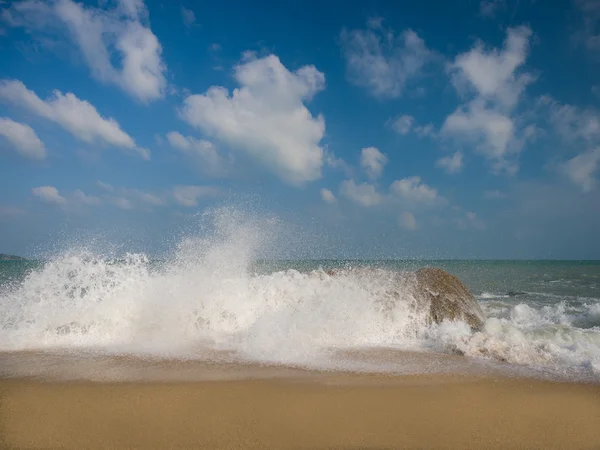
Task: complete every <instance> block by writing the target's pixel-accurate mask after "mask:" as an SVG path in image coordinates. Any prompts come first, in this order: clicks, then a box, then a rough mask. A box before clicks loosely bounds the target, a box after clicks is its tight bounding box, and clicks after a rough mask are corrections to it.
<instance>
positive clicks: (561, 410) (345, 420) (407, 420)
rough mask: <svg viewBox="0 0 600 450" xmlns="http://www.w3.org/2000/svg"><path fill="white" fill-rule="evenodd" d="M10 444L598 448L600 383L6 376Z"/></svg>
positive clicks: (4, 438) (1, 428) (0, 393)
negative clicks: (115, 379) (42, 378)
mask: <svg viewBox="0 0 600 450" xmlns="http://www.w3.org/2000/svg"><path fill="white" fill-rule="evenodd" d="M0 402H1V403H0V436H1V440H0V446H3V447H5V448H68V449H71V448H72V449H84V448H111V449H120V448H144V449H146V448H150V449H151V448H161V449H163V448H178V449H182V448H202V449H206V448H215V449H218V448H227V449H231V448H256V449H265V448H273V449H282V448H311V449H313V448H333V449H342V448H344V449H346V448H349V449H358V448H373V449H381V448H473V449H483V448H527V449H532V448H544V449H547V448H570V449H571V448H587V449H595V448H600V385H598V384H596V385H594V384H587V385H586V384H573V383H557V382H550V381H541V380H531V379H523V378H520V379H518V378H496V377H477V376H471V375H448V374H446V375H443V374H438V375H405V376H378V375H347V374H337V375H336V374H328V375H323V374H319V375H318V376H315V377H310V376H303V377H280V378H270V379H267V378H265V379H233V380H231V379H230V380H215V381H207V380H204V381H194V382H174V381H171V382H111V383H106V382H104V383H102V382H91V381H53V382H50V381H40V380H32V379H23V378H21V379H0Z"/></svg>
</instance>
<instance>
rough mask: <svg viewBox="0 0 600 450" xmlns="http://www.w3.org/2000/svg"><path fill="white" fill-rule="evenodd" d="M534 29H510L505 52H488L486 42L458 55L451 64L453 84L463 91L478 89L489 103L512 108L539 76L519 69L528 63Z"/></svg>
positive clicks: (505, 42)
mask: <svg viewBox="0 0 600 450" xmlns="http://www.w3.org/2000/svg"><path fill="white" fill-rule="evenodd" d="M530 37H531V30H530V29H529V28H528V27H524V26H523V27H517V28H509V29H508V30H507V35H506V40H505V41H504V46H503V48H502V50H500V51H499V50H498V49H495V48H493V49H489V50H487V49H486V48H485V47H484V46H483V44H482V43H477V44H476V45H475V47H474V48H473V49H471V50H470V51H468V52H466V53H462V54H460V55H458V56H457V57H456V59H455V61H454V63H453V64H451V65H450V73H451V76H452V82H453V84H454V86H455V87H456V89H457V90H458V91H459V92H461V91H463V90H465V89H474V90H475V92H476V94H477V95H478V96H479V97H480V98H482V99H485V100H488V101H494V102H496V103H498V104H499V105H502V106H506V107H512V106H514V105H515V104H516V103H517V102H518V100H519V96H520V95H521V93H522V92H523V90H524V89H525V88H526V87H527V85H528V84H530V83H532V82H533V81H535V77H534V76H533V75H531V74H528V73H519V74H517V70H518V69H519V68H520V67H521V66H522V65H523V64H524V63H525V60H526V59H527V53H528V51H529V38H530Z"/></svg>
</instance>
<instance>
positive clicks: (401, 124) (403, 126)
mask: <svg viewBox="0 0 600 450" xmlns="http://www.w3.org/2000/svg"><path fill="white" fill-rule="evenodd" d="M414 122H415V118H414V117H413V116H410V115H408V114H404V115H402V116H398V117H396V118H395V119H393V120H392V121H391V122H390V126H391V127H392V130H394V131H395V132H396V133H398V134H401V135H406V134H408V133H410V130H411V129H412V126H413V124H414Z"/></svg>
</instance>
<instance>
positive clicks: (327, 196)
mask: <svg viewBox="0 0 600 450" xmlns="http://www.w3.org/2000/svg"><path fill="white" fill-rule="evenodd" d="M321 199H323V201H324V202H325V203H330V204H331V203H335V202H336V201H337V199H336V198H335V195H333V192H331V191H330V190H329V189H325V188H323V189H321Z"/></svg>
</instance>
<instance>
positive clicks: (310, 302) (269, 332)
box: [0, 247, 600, 379]
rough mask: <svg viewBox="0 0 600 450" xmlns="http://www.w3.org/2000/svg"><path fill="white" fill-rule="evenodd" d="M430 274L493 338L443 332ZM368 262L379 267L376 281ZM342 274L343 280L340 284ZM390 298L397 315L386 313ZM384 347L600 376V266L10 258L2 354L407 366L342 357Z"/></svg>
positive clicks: (1, 279)
mask: <svg viewBox="0 0 600 450" xmlns="http://www.w3.org/2000/svg"><path fill="white" fill-rule="evenodd" d="M424 266H435V267H440V268H443V269H445V270H447V271H448V272H450V273H452V274H454V275H456V276H458V277H459V278H460V279H461V280H462V281H463V282H464V283H465V284H466V285H467V287H468V288H469V289H470V290H471V292H473V294H474V295H475V296H476V298H477V299H478V301H479V302H480V304H481V306H482V308H483V310H484V312H485V313H486V315H487V317H488V320H487V322H486V324H485V327H484V329H483V330H482V331H480V332H473V331H471V330H470V329H468V327H466V325H465V324H461V323H444V324H442V325H439V326H438V325H435V324H434V325H431V324H429V323H427V322H426V321H425V320H424V319H423V317H421V316H419V314H418V313H417V312H415V309H414V307H413V300H412V299H413V297H412V291H411V288H410V283H409V281H410V272H412V271H414V270H416V269H418V268H420V267H424ZM357 267H374V268H377V269H378V270H376V271H374V272H372V274H371V275H369V277H365V276H358V275H357V273H358V272H357V271H354V270H352V269H355V268H357ZM333 268H337V269H342V271H341V272H339V273H341V275H337V276H336V277H331V276H329V275H328V274H327V270H328V269H333ZM359 272H360V271H359ZM394 274H402V275H401V276H400V278H398V277H396V276H395V275H394ZM390 293H392V294H393V296H392V297H393V302H394V303H393V307H392V309H391V310H389V308H388V310H384V309H382V306H381V305H382V304H383V303H385V302H386V301H388V304H389V299H390V298H391V297H390V295H391V294H390ZM386 299H387V300H386ZM373 348H385V349H398V350H402V351H406V350H409V351H416V352H425V353H459V354H463V355H465V356H466V357H467V358H471V359H472V360H476V361H492V362H495V363H502V364H508V365H510V366H514V367H519V368H523V367H525V368H529V369H531V370H533V371H538V372H540V371H541V372H543V373H546V374H548V373H550V374H552V373H554V374H557V375H559V376H567V377H578V378H581V377H584V378H591V379H600V262H598V261H415V260H410V261H389V260H386V261H338V260H307V261H253V260H252V259H250V258H248V257H247V255H246V254H245V253H243V252H242V254H240V253H238V250H237V247H232V248H229V247H228V248H226V249H223V248H219V249H218V251H214V248H213V247H210V248H208V249H205V250H203V251H201V252H200V254H198V255H197V256H194V257H191V256H190V254H187V253H186V254H184V255H179V256H178V257H175V258H173V260H168V261H151V260H148V259H147V258H146V257H145V256H144V255H127V256H126V257H124V258H123V259H120V260H112V259H107V258H104V257H101V256H97V255H93V254H89V253H79V254H78V253H68V254H65V255H62V256H60V257H57V258H54V259H52V260H49V261H46V262H39V261H3V262H0V351H5V352H6V351H9V352H12V351H22V350H42V351H56V350H65V349H67V350H69V351H86V352H89V351H90V349H91V350H93V351H96V352H98V351H100V352H108V353H111V354H112V353H127V354H137V355H145V356H148V355H150V356H152V355H154V356H159V357H164V356H168V357H173V356H176V357H185V358H197V359H210V358H211V357H214V355H215V352H217V353H218V352H226V353H227V354H228V355H235V356H234V358H239V359H240V360H244V361H256V362H266V363H269V364H280V365H294V366H306V367H311V368H317V369H319V368H321V369H330V368H342V369H350V370H353V369H357V368H359V369H361V370H374V371H379V370H384V371H389V370H391V371H399V372H402V370H403V368H402V367H401V364H400V365H398V364H396V365H394V366H393V367H392V366H390V365H389V364H388V363H386V362H385V361H379V362H377V361H375V362H373V361H371V362H370V363H369V365H367V366H364V367H362V366H361V367H358V366H357V365H356V364H355V363H356V362H355V361H354V362H353V361H344V360H343V359H341V358H340V357H339V353H335V351H336V350H348V349H350V350H358V351H362V350H365V349H373ZM332 351H334V353H335V354H336V355H337V356H335V357H333V356H332V355H333V354H334V353H332ZM207 355H213V356H207ZM411 370H413V371H414V367H412V369H411Z"/></svg>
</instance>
